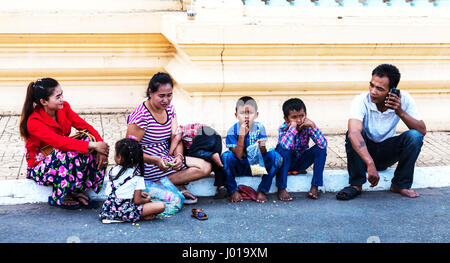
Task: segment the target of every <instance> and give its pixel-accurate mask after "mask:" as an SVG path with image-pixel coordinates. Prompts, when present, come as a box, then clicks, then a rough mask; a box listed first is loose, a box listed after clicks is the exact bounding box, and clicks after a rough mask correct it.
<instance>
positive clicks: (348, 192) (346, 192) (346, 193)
mask: <svg viewBox="0 0 450 263" xmlns="http://www.w3.org/2000/svg"><path fill="white" fill-rule="evenodd" d="M360 194H361V191H358V190H357V189H355V188H354V187H352V186H347V187H345V188H344V189H342V190H341V191H339V192H338V193H337V194H336V199H338V200H345V201H346V200H351V199H353V198H355V197H357V196H358V195H360Z"/></svg>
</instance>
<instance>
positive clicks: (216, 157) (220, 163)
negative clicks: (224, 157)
mask: <svg viewBox="0 0 450 263" xmlns="http://www.w3.org/2000/svg"><path fill="white" fill-rule="evenodd" d="M211 159H212V160H213V162H215V163H216V164H217V165H218V166H220V167H222V168H223V163H222V161H221V160H220V155H219V153H214V154H213V155H211Z"/></svg>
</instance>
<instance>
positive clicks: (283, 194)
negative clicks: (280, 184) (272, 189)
mask: <svg viewBox="0 0 450 263" xmlns="http://www.w3.org/2000/svg"><path fill="white" fill-rule="evenodd" d="M278 199H280V200H281V201H285V202H287V201H292V196H291V195H290V194H289V193H288V192H287V191H286V189H280V190H278Z"/></svg>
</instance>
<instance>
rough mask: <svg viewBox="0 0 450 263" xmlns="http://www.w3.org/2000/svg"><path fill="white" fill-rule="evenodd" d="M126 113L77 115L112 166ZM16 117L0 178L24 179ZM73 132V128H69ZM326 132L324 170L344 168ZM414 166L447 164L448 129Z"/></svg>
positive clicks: (428, 143)
mask: <svg viewBox="0 0 450 263" xmlns="http://www.w3.org/2000/svg"><path fill="white" fill-rule="evenodd" d="M127 115H128V114H127V113H119V114H100V113H99V114H80V116H81V117H82V118H84V119H85V120H86V121H87V122H89V123H90V124H91V125H93V126H94V127H95V128H96V129H97V130H98V131H99V133H100V135H101V136H102V137H103V138H104V139H105V141H106V142H108V143H109V144H110V146H111V153H110V157H109V163H110V165H112V164H113V163H114V160H113V151H114V150H113V145H114V143H115V142H116V141H117V140H119V139H121V138H123V137H124V136H125V133H126V117H127ZM19 122H20V116H17V115H12V116H0V144H1V145H2V147H1V148H0V180H17V179H25V175H26V168H27V167H26V160H25V158H24V157H25V156H24V142H23V141H22V139H21V138H20V135H19V129H18V127H19ZM72 132H74V131H72ZM325 135H326V138H327V140H328V144H329V146H328V155H327V162H326V164H325V169H326V170H345V169H346V159H347V157H346V154H345V147H344V141H345V135H343V134H339V135H327V134H325ZM276 140H277V138H269V140H268V148H270V147H275V145H276ZM416 165H417V166H418V167H436V166H448V165H450V131H448V132H429V133H427V135H426V136H425V140H424V145H423V147H422V152H421V153H420V156H419V159H418V161H417V164H416Z"/></svg>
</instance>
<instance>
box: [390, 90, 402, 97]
mask: <svg viewBox="0 0 450 263" xmlns="http://www.w3.org/2000/svg"><path fill="white" fill-rule="evenodd" d="M389 92H390V93H394V94H395V95H397V96H400V90H399V89H396V88H392V89H390V90H389Z"/></svg>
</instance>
